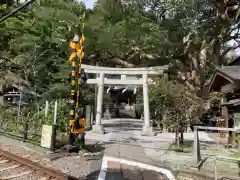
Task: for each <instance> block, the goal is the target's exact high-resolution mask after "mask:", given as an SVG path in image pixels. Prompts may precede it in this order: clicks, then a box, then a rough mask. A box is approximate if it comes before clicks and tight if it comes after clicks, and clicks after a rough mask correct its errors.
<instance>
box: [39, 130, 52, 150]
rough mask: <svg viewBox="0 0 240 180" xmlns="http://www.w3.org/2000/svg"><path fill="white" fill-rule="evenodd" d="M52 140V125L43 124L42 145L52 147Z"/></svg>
mask: <svg viewBox="0 0 240 180" xmlns="http://www.w3.org/2000/svg"><path fill="white" fill-rule="evenodd" d="M51 141H52V126H49V125H43V126H42V138H41V146H42V147H45V148H50V147H51Z"/></svg>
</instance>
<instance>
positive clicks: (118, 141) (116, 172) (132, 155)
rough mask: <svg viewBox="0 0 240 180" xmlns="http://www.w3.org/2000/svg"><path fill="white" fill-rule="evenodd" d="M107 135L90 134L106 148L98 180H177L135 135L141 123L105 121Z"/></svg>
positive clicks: (87, 136) (88, 136)
mask: <svg viewBox="0 0 240 180" xmlns="http://www.w3.org/2000/svg"><path fill="white" fill-rule="evenodd" d="M105 130H106V131H107V134H105V135H97V136H96V135H93V134H91V133H88V134H87V135H86V138H87V139H88V138H89V139H92V138H94V137H96V138H97V139H99V140H100V139H101V140H102V142H104V143H103V146H104V147H105V151H104V157H103V162H102V168H101V171H100V175H99V178H98V180H168V179H169V180H175V178H174V177H173V175H172V174H171V172H170V171H168V170H166V169H162V168H159V164H156V163H155V162H154V161H153V160H152V159H150V158H149V157H148V156H147V155H146V154H145V152H144V149H143V147H141V145H140V144H139V143H138V141H137V139H136V138H135V134H136V133H135V131H141V122H140V121H139V122H136V123H135V122H131V121H129V122H128V121H115V122H111V123H110V122H109V121H108V122H107V123H106V124H105Z"/></svg>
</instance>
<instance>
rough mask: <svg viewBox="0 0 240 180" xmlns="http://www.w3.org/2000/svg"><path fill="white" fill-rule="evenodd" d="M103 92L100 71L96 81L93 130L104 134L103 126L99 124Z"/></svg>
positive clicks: (102, 76) (102, 77) (102, 80)
mask: <svg viewBox="0 0 240 180" xmlns="http://www.w3.org/2000/svg"><path fill="white" fill-rule="evenodd" d="M103 93H104V73H103V72H101V73H100V76H99V83H98V94H97V112H96V124H95V125H94V126H93V132H95V133H98V134H104V129H103V126H102V125H101V118H102V105H103Z"/></svg>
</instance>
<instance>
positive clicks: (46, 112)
mask: <svg viewBox="0 0 240 180" xmlns="http://www.w3.org/2000/svg"><path fill="white" fill-rule="evenodd" d="M48 104H49V103H48V100H46V105H45V118H46V117H47V115H48Z"/></svg>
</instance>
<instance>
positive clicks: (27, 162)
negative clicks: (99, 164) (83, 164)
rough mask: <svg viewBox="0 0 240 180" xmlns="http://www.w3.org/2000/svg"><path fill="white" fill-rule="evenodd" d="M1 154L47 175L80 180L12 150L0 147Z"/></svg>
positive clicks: (60, 179)
mask: <svg viewBox="0 0 240 180" xmlns="http://www.w3.org/2000/svg"><path fill="white" fill-rule="evenodd" d="M0 155H1V156H4V157H6V158H8V159H10V160H13V161H16V162H17V163H19V164H22V165H24V166H27V167H30V168H32V169H34V170H38V171H40V172H42V173H44V174H46V175H49V176H51V177H53V178H57V179H59V180H79V179H78V178H76V177H73V176H70V175H68V174H65V173H63V172H61V171H58V170H55V169H52V168H49V167H45V166H43V165H41V164H39V163H37V162H34V161H31V160H29V159H26V158H24V157H21V156H19V155H16V154H13V153H11V152H8V151H5V150H3V149H0Z"/></svg>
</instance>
